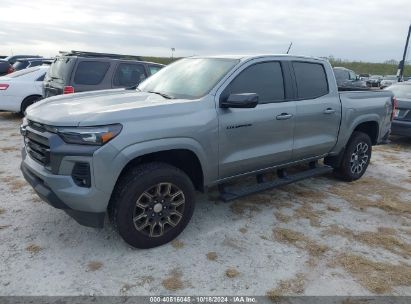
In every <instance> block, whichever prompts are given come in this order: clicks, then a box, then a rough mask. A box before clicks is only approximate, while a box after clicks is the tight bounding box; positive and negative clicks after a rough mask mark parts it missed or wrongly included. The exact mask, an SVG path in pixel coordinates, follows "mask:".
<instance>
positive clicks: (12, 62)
mask: <svg viewBox="0 0 411 304" xmlns="http://www.w3.org/2000/svg"><path fill="white" fill-rule="evenodd" d="M24 58H42V56H39V55H13V56H8V57H6V58H5V59H6V60H7V61H8V62H10V64H11V65H13V64H14V63H15V62H16V61H17V60H19V59H24Z"/></svg>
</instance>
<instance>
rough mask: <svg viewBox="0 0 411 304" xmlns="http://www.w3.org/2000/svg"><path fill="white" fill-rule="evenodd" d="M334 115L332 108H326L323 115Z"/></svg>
mask: <svg viewBox="0 0 411 304" xmlns="http://www.w3.org/2000/svg"><path fill="white" fill-rule="evenodd" d="M334 113H335V110H334V109H332V108H327V109H325V110H324V114H334Z"/></svg>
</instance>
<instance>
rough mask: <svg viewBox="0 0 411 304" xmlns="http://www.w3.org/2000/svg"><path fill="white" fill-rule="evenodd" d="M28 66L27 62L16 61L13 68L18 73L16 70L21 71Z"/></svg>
mask: <svg viewBox="0 0 411 304" xmlns="http://www.w3.org/2000/svg"><path fill="white" fill-rule="evenodd" d="M28 66H29V62H28V61H16V62H15V63H14V64H13V68H14V69H15V70H16V71H18V70H22V69H25V68H27V67H28Z"/></svg>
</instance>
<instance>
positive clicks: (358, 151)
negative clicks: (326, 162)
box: [337, 131, 372, 181]
mask: <svg viewBox="0 0 411 304" xmlns="http://www.w3.org/2000/svg"><path fill="white" fill-rule="evenodd" d="M371 150H372V143H371V139H370V137H369V136H368V135H367V134H365V133H363V132H357V131H356V132H354V133H353V134H352V136H351V138H350V140H349V141H348V144H347V146H346V148H345V151H344V155H343V158H342V161H341V164H340V166H339V168H337V173H338V176H339V177H341V178H342V179H343V180H346V181H355V180H357V179H359V178H361V176H363V174H364V173H365V171H366V170H367V167H368V164H369V163H370V159H371Z"/></svg>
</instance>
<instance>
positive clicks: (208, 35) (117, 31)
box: [0, 0, 411, 62]
mask: <svg viewBox="0 0 411 304" xmlns="http://www.w3.org/2000/svg"><path fill="white" fill-rule="evenodd" d="M0 11H1V13H0V55H11V54H22V53H24V54H30V55H31V54H33V55H35V54H39V55H43V56H54V55H56V54H57V53H58V51H69V50H82V51H95V52H106V53H121V54H130V55H143V56H164V57H170V56H171V48H175V52H174V56H176V57H183V56H191V55H212V54H214V55H215V54H278V53H285V52H286V50H287V48H288V46H289V44H290V42H291V41H292V42H293V45H292V48H291V51H290V53H291V54H295V55H305V56H317V57H322V56H330V55H332V56H334V57H335V58H342V59H347V60H361V61H370V62H383V61H385V60H389V59H396V60H400V59H401V57H402V53H403V50H404V45H405V39H406V35H407V32H408V27H409V25H410V24H411V13H410V12H411V0H390V1H382V0H372V1H370V0H338V1H336V0H304V1H303V0H286V1H274V0H271V1H270V0H265V1H258V0H236V1H235V0H209V1H205V0H204V1H197V0H185V1H183V0H168V1H166V0H163V1H157V0H145V1H141V0H116V1H115V0H112V1H110V0H99V1H96V0H94V1H93V0H89V1H84V0H68V1H67V0H66V1H59V0H55V1H49V0H0ZM409 58H411V55H409Z"/></svg>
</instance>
